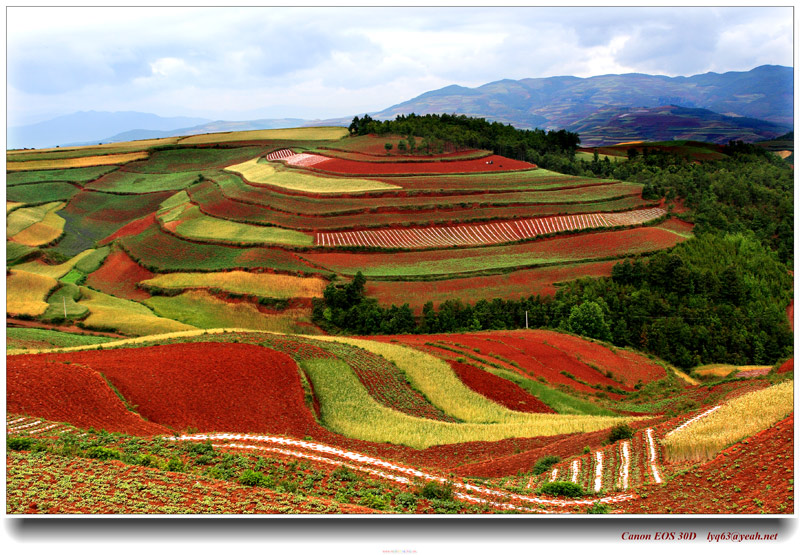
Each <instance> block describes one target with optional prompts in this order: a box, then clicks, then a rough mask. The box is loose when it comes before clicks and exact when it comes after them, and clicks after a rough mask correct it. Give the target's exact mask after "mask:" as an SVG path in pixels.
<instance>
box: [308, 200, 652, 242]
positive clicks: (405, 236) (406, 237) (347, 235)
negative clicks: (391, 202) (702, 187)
mask: <svg viewBox="0 0 800 555" xmlns="http://www.w3.org/2000/svg"><path fill="white" fill-rule="evenodd" d="M665 214H666V211H665V210H663V209H662V208H647V209H643V210H632V211H630V212H622V213H596V214H578V215H573V216H552V217H547V218H530V219H525V220H515V221H511V222H494V223H490V224H475V225H464V226H446V227H426V228H420V229H380V230H364V231H339V232H331V233H327V232H326V233H317V234H316V235H315V237H314V244H315V245H317V246H322V247H379V248H388V249H398V248H399V249H419V248H442V247H452V246H475V245H493V244H500V243H511V242H515V241H522V240H525V239H533V238H535V237H537V236H540V235H549V234H552V233H561V232H568V231H579V230H582V229H597V228H610V227H617V226H631V225H641V224H644V223H646V222H649V221H652V220H655V219H656V218H660V217H662V216H664V215H665Z"/></svg>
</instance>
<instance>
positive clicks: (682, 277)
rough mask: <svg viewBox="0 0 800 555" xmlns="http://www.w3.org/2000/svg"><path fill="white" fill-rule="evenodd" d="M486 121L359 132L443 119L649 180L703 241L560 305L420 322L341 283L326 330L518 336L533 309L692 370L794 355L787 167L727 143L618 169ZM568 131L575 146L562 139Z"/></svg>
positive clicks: (460, 306) (486, 307)
mask: <svg viewBox="0 0 800 555" xmlns="http://www.w3.org/2000/svg"><path fill="white" fill-rule="evenodd" d="M367 117H368V116H367ZM474 119H475V118H466V117H464V116H433V117H431V116H424V117H419V116H407V117H398V118H397V120H396V121H395V122H375V121H374V120H368V121H367V122H366V124H365V123H364V120H359V121H358V122H356V121H355V120H354V126H355V127H354V126H351V132H362V131H363V132H370V133H375V132H383V133H398V132H400V133H401V134H406V132H407V133H413V134H417V135H418V136H426V135H425V133H420V131H423V130H425V129H424V128H423V127H414V125H416V124H418V123H419V122H422V123H419V125H420V126H421V125H423V124H424V125H426V126H430V127H431V129H430V130H428V135H427V136H430V137H437V136H439V137H445V136H448V135H447V132H446V131H441V132H440V135H436V133H435V129H436V128H437V121H440V122H441V128H442V129H444V130H447V129H449V130H451V131H452V128H453V127H457V128H459V129H462V128H463V129H466V131H464V132H465V133H467V134H469V133H476V134H477V135H479V137H478V138H474V137H473V138H472V139H471V140H473V141H476V142H477V143H478V144H469V146H477V147H479V148H485V149H487V150H493V151H495V152H497V153H498V154H500V153H501V152H503V151H505V153H504V155H505V156H509V157H514V158H523V159H526V160H528V161H533V160H534V159H535V160H536V162H535V163H537V164H538V165H540V166H542V167H546V168H548V169H552V170H554V171H561V172H565V173H571V174H573V175H586V176H596V177H604V178H611V179H617V180H620V181H632V182H638V183H643V184H644V185H645V187H644V191H643V195H644V196H645V197H646V198H650V199H660V198H665V199H666V200H667V201H668V202H671V203H682V204H683V205H684V206H685V207H686V208H687V209H688V212H686V213H683V214H681V217H682V218H685V219H687V220H689V221H692V222H694V223H695V228H694V233H695V238H693V239H690V240H689V241H686V242H684V243H682V244H680V245H677V246H676V247H674V248H672V249H670V250H668V251H663V252H660V253H658V254H656V255H653V256H650V257H636V258H632V259H628V260H625V261H623V262H620V263H618V264H616V265H615V266H614V267H613V270H612V276H611V277H609V278H599V279H589V278H587V279H582V280H577V281H574V282H570V283H568V284H566V285H564V286H563V287H561V288H560V289H559V291H558V292H557V293H556V295H555V296H554V297H540V296H529V297H527V298H522V299H519V300H502V299H485V300H481V301H478V302H476V303H474V304H468V303H464V302H462V301H461V300H459V299H452V300H448V301H446V302H444V303H441V305H439V306H438V307H434V305H433V303H427V304H426V305H425V307H424V309H423V314H422V316H421V318H415V317H414V314H413V313H412V311H411V309H410V308H409V306H408V305H404V306H401V307H397V306H391V307H381V306H379V305H378V303H377V301H376V300H375V299H371V298H368V297H366V296H365V295H364V284H365V280H364V278H363V276H362V275H360V274H359V275H357V276H356V278H355V279H354V280H353V281H352V282H350V283H348V284H344V285H335V284H330V285H329V286H328V287H327V289H326V290H325V293H324V297H323V299H319V300H317V301H316V302H315V303H314V320H315V322H317V323H318V324H319V325H320V326H322V327H323V328H325V329H326V330H328V331H331V332H333V333H355V334H378V333H380V334H396V333H439V332H457V331H477V330H490V329H516V328H523V327H525V324H526V313H527V323H528V326H530V327H532V328H536V327H544V328H550V329H558V330H563V331H569V332H572V333H576V334H579V335H584V336H587V337H592V338H596V339H601V340H605V341H609V342H611V343H613V344H615V345H618V346H625V347H628V346H629V347H634V348H637V349H641V350H643V351H645V352H648V353H652V354H654V355H656V356H659V357H661V358H663V359H665V360H667V361H669V362H671V363H673V364H675V365H676V366H679V367H682V368H691V367H693V366H696V365H700V364H706V363H711V362H716V363H730V364H772V363H774V362H776V361H777V360H780V359H782V358H786V357H788V356H790V355H791V353H792V345H793V334H792V331H791V329H790V327H789V323H788V321H787V319H786V314H785V309H786V306H787V304H788V303H789V302H790V300H791V299H792V296H793V290H792V281H793V280H792V276H791V275H790V274H789V270H791V267H792V266H791V265H792V263H793V250H794V242H793V230H794V215H793V206H794V199H793V184H794V182H793V173H792V168H791V167H790V166H789V164H787V163H786V162H784V161H783V160H781V159H780V158H778V157H777V156H775V155H773V154H771V153H768V152H766V151H765V150H763V149H761V148H760V147H758V146H756V145H748V144H744V143H731V144H729V145H728V146H727V147H726V148H724V149H723V153H724V154H725V158H724V159H722V160H718V161H707V162H702V163H698V162H696V161H692V160H690V159H689V158H687V157H685V156H684V157H682V156H680V155H676V154H674V153H665V152H663V151H658V150H657V149H652V150H650V151H646V152H643V153H636V154H634V153H629V158H628V159H627V160H623V161H619V162H612V161H610V160H608V159H607V158H604V159H601V158H600V157H599V156H595V157H594V160H592V161H578V160H576V159H575V156H574V146H570V145H572V144H573V141H574V145H575V146H577V144H578V142H577V141H578V138H577V135H575V134H570V133H567V134H566V135H561V136H559V135H558V134H557V133H555V134H553V132H548V133H545V132H543V131H540V130H536V131H533V132H530V131H518V130H515V129H514V128H513V127H511V126H501V125H500V124H489V123H487V122H485V121H483V120H478V121H477V122H473V121H472V120H474ZM383 126H385V127H383ZM403 126H405V127H403ZM365 129H366V130H365ZM401 129H402V131H401ZM481 130H489V131H486V132H485V133H484V134H481V133H482V131H481ZM492 130H493V131H492ZM564 133H566V132H564ZM551 134H552V135H551ZM572 135H575V136H574V138H573V137H571V136H572ZM450 136H451V137H454V138H453V139H452V140H462V139H458V138H457V137H458V136H457V135H450ZM548 136H551V137H552V141H553V142H552V143H550V145H549V146H544V147H541V149H540V150H537V148H539V147H537V146H535V145H537V144H545V143H547V141H548ZM565 136H570V137H569V140H564V141H563V142H562V139H563V137H565ZM559 137H562V139H559ZM493 141H497V142H496V143H495V142H493ZM537 141H543V142H542V143H537ZM521 145H524V148H523V146H521ZM515 149H516V150H515ZM514 152H516V153H517V154H518V155H519V154H522V156H514V155H513V153H514ZM550 162H552V165H548V164H549V163H550Z"/></svg>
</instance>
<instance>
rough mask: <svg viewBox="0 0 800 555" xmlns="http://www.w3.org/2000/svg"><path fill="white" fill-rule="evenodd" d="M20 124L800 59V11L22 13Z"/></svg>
mask: <svg viewBox="0 0 800 555" xmlns="http://www.w3.org/2000/svg"><path fill="white" fill-rule="evenodd" d="M6 18H7V19H6V29H7V31H6V61H7V82H6V100H7V124H8V125H21V124H28V123H35V122H38V121H43V120H46V119H50V118H52V117H55V116H58V115H64V114H69V113H72V112H76V111H82V110H98V111H124V110H133V111H140V112H149V113H155V114H158V115H160V116H164V117H168V116H194V117H205V118H209V119H225V120H246V119H260V118H283V117H294V118H303V119H326V118H335V117H345V116H351V115H355V114H359V113H368V112H376V111H378V110H381V109H384V108H387V107H389V106H391V105H393V104H397V103H399V102H402V101H405V100H408V99H410V98H413V97H415V96H418V95H420V94H422V93H424V92H427V91H429V90H434V89H438V88H441V87H445V86H447V85H451V84H458V85H462V86H466V87H475V86H479V85H482V84H484V83H488V82H491V81H497V80H499V79H522V78H528V77H534V78H536V77H550V76H556V75H575V76H578V77H590V76H593V75H603V74H609V73H632V72H638V73H650V74H661V75H668V76H677V75H684V76H689V75H695V74H699V73H706V72H709V71H713V72H718V73H724V72H726V71H747V70H749V69H752V68H754V67H757V66H759V65H764V64H777V65H784V66H791V65H792V47H793V30H794V22H793V12H792V7H791V6H785V7H769V8H759V7H755V8H752V7H751V8H744V7H708V8H689V7H665V8H644V7H619V8H606V7H602V8H601V7H596V8H587V7H584V8H552V7H551V8H545V7H500V8H488V7H440V8H422V7H413V8H382V7H361V8H358V7H353V8H341V7H339V8H333V7H306V8H300V7H297V8H292V7H288V8H287V7H284V8H277V7H263V8H255V7H243V8H181V7H173V8H153V7H148V8H143V7H131V8H101V7H88V8H77V7H48V8H41V7H40V8H35V7H8V8H7V10H6Z"/></svg>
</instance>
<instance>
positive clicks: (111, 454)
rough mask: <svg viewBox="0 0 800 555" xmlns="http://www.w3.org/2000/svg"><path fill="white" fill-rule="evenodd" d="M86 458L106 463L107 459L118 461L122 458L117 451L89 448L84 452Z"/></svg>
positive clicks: (104, 448)
mask: <svg viewBox="0 0 800 555" xmlns="http://www.w3.org/2000/svg"><path fill="white" fill-rule="evenodd" d="M86 456H87V457H89V458H90V459H98V460H101V461H107V460H109V459H120V458H121V457H122V453H120V452H119V451H117V450H116V449H109V448H107V447H98V446H95V447H89V448H88V449H87V450H86Z"/></svg>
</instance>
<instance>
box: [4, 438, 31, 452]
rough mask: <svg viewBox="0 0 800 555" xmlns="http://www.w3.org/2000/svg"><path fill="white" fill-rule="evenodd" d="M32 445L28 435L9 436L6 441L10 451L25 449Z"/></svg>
mask: <svg viewBox="0 0 800 555" xmlns="http://www.w3.org/2000/svg"><path fill="white" fill-rule="evenodd" d="M32 445H33V440H32V439H31V438H29V437H10V438H8V441H7V442H6V448H7V449H11V450H12V451H26V450H28V449H30V448H31V446H32Z"/></svg>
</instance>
